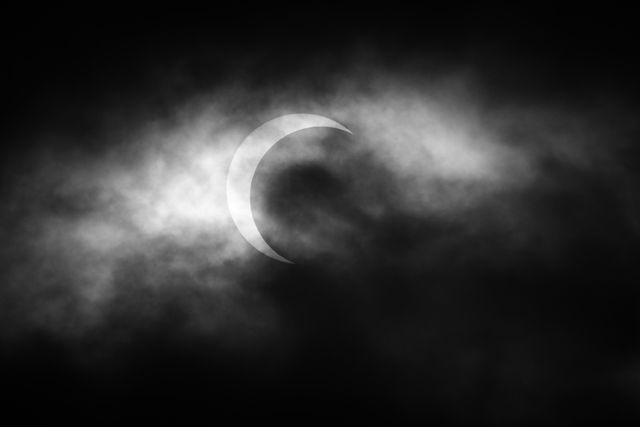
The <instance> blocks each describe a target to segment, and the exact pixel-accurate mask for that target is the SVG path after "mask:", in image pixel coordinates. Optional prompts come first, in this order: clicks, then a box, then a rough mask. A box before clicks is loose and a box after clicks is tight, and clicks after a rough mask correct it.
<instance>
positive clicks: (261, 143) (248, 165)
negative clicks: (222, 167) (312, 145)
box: [227, 114, 352, 264]
mask: <svg viewBox="0 0 640 427" xmlns="http://www.w3.org/2000/svg"><path fill="white" fill-rule="evenodd" d="M315 127H326V128H334V129H339V130H341V131H344V132H347V133H350V134H351V133H352V132H351V131H350V130H349V129H347V128H346V127H344V126H342V125H341V124H340V123H338V122H335V121H333V120H331V119H329V118H327V117H323V116H318V115H315V114H287V115H284V116H280V117H277V118H275V119H273V120H269V121H268V122H266V123H264V124H262V125H261V126H259V127H258V128H256V129H255V130H254V131H253V132H251V133H250V134H249V135H248V136H247V137H246V138H245V139H244V141H242V143H241V144H240V146H239V147H238V149H237V150H236V152H235V154H234V155H233V158H232V159H231V164H230V165H229V173H228V174H227V203H228V205H229V212H230V213H231V218H232V219H233V222H235V224H236V226H237V227H238V230H239V231H240V234H242V236H243V237H244V238H245V239H246V240H247V241H248V242H249V243H250V244H251V246H253V247H254V248H256V249H257V250H258V251H260V252H262V253H263V254H265V255H266V256H268V257H270V258H273V259H275V260H278V261H281V262H286V263H289V264H293V261H290V260H288V259H286V258H285V257H283V256H282V255H280V254H278V253H277V252H276V251H275V250H274V249H273V248H272V247H271V246H269V244H268V243H267V242H266V241H265V240H264V238H263V237H262V234H260V231H259V230H258V226H257V225H256V222H255V219H254V217H253V211H252V210H251V183H252V181H253V177H254V175H255V173H256V170H257V169H258V165H259V163H260V160H262V158H263V157H264V156H265V155H266V154H267V152H268V151H269V149H270V148H271V147H273V146H274V145H275V144H276V143H277V142H278V141H280V140H281V139H282V138H284V137H285V136H287V135H290V134H292V133H294V132H297V131H300V130H303V129H309V128H315Z"/></svg>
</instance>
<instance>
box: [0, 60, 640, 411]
mask: <svg viewBox="0 0 640 427" xmlns="http://www.w3.org/2000/svg"><path fill="white" fill-rule="evenodd" d="M355 58H356V59H354V60H353V63H351V64H345V65H343V66H340V67H336V68H335V69H332V70H320V71H317V72H313V71H312V70H311V71H310V70H307V69H303V70H302V71H304V72H300V75H302V76H306V77H299V78H297V79H288V78H287V76H286V75H285V76H283V77H282V78H281V80H278V78H276V77H272V78H271V80H268V81H266V82H264V84H261V85H257V86H256V85H255V84H254V85H252V84H251V79H250V78H249V77H250V76H249V77H247V76H245V77H238V78H233V77H229V78H228V79H226V80H224V81H223V82H222V83H219V82H218V84H211V85H209V86H206V90H205V89H203V91H202V92H201V93H199V94H198V95H197V96H195V95H194V96H193V97H187V99H180V100H179V102H178V101H176V103H175V107H174V108H172V110H171V112H170V113H169V114H167V113H166V111H164V110H162V111H160V110H161V109H158V112H157V114H154V108H153V106H152V105H150V106H149V107H148V108H149V111H146V112H145V113H144V114H142V113H141V114H139V115H138V116H135V117H133V118H128V119H126V120H125V119H121V120H119V119H118V118H117V117H118V114H119V112H118V111H113V110H108V111H107V109H106V108H105V111H101V112H99V113H96V117H97V118H96V120H99V119H98V117H101V118H102V119H103V120H105V123H107V124H108V125H109V126H108V129H107V128H100V129H98V130H97V131H95V134H93V135H85V137H87V138H94V139H95V140H96V141H99V142H94V143H86V141H85V140H84V139H82V138H78V137H77V135H66V134H65V133H64V132H59V131H58V132H56V131H51V132H49V133H48V134H47V132H45V131H41V132H40V133H39V134H38V135H37V136H35V137H34V138H36V141H35V142H34V143H33V144H32V146H33V147H34V149H33V150H32V151H29V152H28V153H27V154H28V155H27V160H26V161H25V164H26V166H24V165H20V167H17V168H16V170H17V171H18V172H16V174H15V175H14V177H13V180H12V186H11V188H10V189H9V190H7V191H5V193H4V194H3V195H4V200H5V204H4V207H3V212H2V217H3V220H4V221H5V222H6V223H7V224H10V225H9V226H7V227H5V230H4V231H3V237H4V240H5V242H7V245H6V246H5V248H4V249H3V252H2V254H1V255H0V259H1V260H2V266H3V273H2V277H3V281H4V283H5V286H4V287H3V288H2V291H0V292H1V293H0V295H1V296H2V303H0V304H1V307H2V308H3V309H2V313H3V314H2V319H3V321H2V326H1V329H0V334H1V335H2V340H3V341H5V343H12V342H19V341H20V340H21V339H26V338H25V337H29V336H30V334H31V333H33V331H38V332H39V333H43V334H44V335H46V336H48V337H54V338H55V340H59V341H60V342H62V343H63V346H65V348H69V349H70V350H69V352H70V353H71V354H72V355H73V356H69V357H71V358H72V359H73V360H82V363H86V364H88V365H89V366H92V363H97V362H96V361H97V360H102V359H101V358H105V359H106V360H108V362H109V363H111V362H114V361H115V360H118V359H119V358H122V359H127V360H129V359H136V360H137V359H138V358H140V357H143V356H148V357H153V354H154V353H153V351H156V350H157V351H159V352H160V353H161V351H160V350H159V349H158V348H159V347H161V348H162V346H163V345H166V346H168V347H175V348H183V347H184V348H192V347H195V348H196V349H200V350H201V351H202V354H204V355H205V356H203V357H204V358H205V359H206V358H207V357H209V356H211V358H212V359H211V360H212V365H215V364H216V363H218V362H220V363H222V359H224V363H230V364H231V365H233V366H235V367H236V369H238V370H240V371H242V370H243V369H245V368H246V369H248V370H249V371H251V372H254V371H253V370H255V371H257V372H260V373H261V374H264V375H265V376H267V377H268V376H269V375H272V374H273V373H272V371H271V369H273V370H274V371H275V372H277V375H276V378H277V379H278V380H280V381H281V382H283V383H286V384H288V381H291V382H292V383H295V378H298V376H300V375H303V374H304V375H311V377H313V378H315V380H317V381H318V382H322V381H325V383H324V385H323V386H322V390H323V391H325V392H327V393H329V392H330V391H331V390H333V389H332V387H336V388H337V387H338V385H337V384H338V383H339V382H340V381H343V380H344V381H343V383H342V384H347V386H345V387H347V388H348V386H349V385H350V386H352V387H353V388H354V389H358V388H359V387H360V388H362V389H371V390H374V389H375V391H371V393H373V394H374V395H375V398H380V399H383V400H384V399H390V400H391V401H393V402H394V405H395V404H397V405H399V407H400V408H402V411H407V412H408V413H412V414H418V415H420V416H423V415H424V413H423V412H422V411H426V412H429V410H434V411H436V413H437V414H440V415H442V416H444V417H445V418H447V419H454V420H463V421H464V420H465V415H461V416H460V417H461V418H458V417H459V416H458V415H456V410H455V408H456V407H457V406H459V405H462V406H465V405H466V406H465V407H468V408H470V409H469V411H470V414H472V415H469V417H470V418H474V417H475V416H476V415H477V413H478V412H480V413H481V414H482V416H483V417H487V419H494V417H499V416H500V414H503V415H504V416H505V417H507V419H509V420H520V419H525V418H527V417H533V418H536V417H543V415H541V414H544V411H541V410H540V408H552V407H553V405H554V404H555V402H556V401H558V400H559V399H561V398H562V396H563V393H569V394H570V393H573V392H575V390H576V389H577V388H579V387H581V386H585V387H587V388H588V389H589V390H591V392H593V393H594V395H595V396H600V394H599V393H601V391H600V388H599V382H600V381H604V382H606V381H607V380H606V378H609V377H610V376H611V375H612V374H611V372H615V367H613V366H611V364H612V362H611V360H613V359H614V358H615V357H617V356H619V355H620V354H623V355H625V357H626V356H627V355H628V354H629V353H632V350H633V349H632V347H633V346H631V345H628V344H624V341H625V340H627V339H631V337H632V336H633V331H631V330H630V329H627V328H630V327H624V326H623V325H624V324H625V322H632V321H635V315H634V314H633V310H632V308H630V307H629V306H627V305H625V302H624V301H625V300H630V299H632V298H633V297H634V296H635V290H634V288H633V287H632V286H631V281H630V280H629V279H627V276H628V275H629V274H631V273H632V272H633V268H631V259H632V258H633V257H632V254H634V253H636V252H634V251H635V250H637V243H636V240H637V233H638V224H637V221H636V219H635V218H636V217H637V215H636V214H637V207H638V206H640V205H639V204H638V201H637V196H636V195H635V192H634V189H635V186H636V184H637V176H636V172H634V171H633V170H632V167H630V166H628V165H627V166H625V163H624V155H625V153H626V152H628V150H630V148H629V147H630V146H631V145H632V142H633V138H634V135H637V128H635V127H634V126H635V125H634V124H633V120H631V119H629V116H628V113H625V112H624V111H625V108H624V105H620V106H615V107H612V106H611V104H608V105H607V106H606V107H603V106H601V105H598V104H595V103H594V105H584V106H566V105H564V106H563V105H557V104H554V103H552V102H544V101H540V100H539V99H528V98H527V97H520V98H518V99H513V100H509V102H507V101H504V100H503V102H500V100H497V101H496V100H492V99H488V98H490V94H487V91H486V90H483V78H484V77H485V76H483V74H482V72H481V70H470V69H469V68H465V67H462V66H460V71H459V72H451V70H450V69H447V73H446V75H444V74H438V73H437V72H433V71H430V72H423V67H422V64H419V63H412V64H410V65H407V66H406V67H404V68H403V67H402V66H397V67H389V66H388V65H384V64H382V63H379V62H376V60H372V59H370V58H369V59H367V58H364V59H363V58H362V57H359V56H357V55H356V56H355ZM256 61H258V62H260V60H259V59H256ZM320 62H322V61H320ZM303 68H304V67H303ZM424 69H427V70H431V69H430V68H429V67H427V66H425V67H424ZM319 78H322V87H321V88H319V89H318V90H316V91H314V90H313V85H312V84H311V82H312V81H313V80H314V79H319ZM187 80H188V79H187ZM310 88H312V89H310ZM292 112H306V113H315V114H321V115H325V116H327V117H330V118H332V119H335V120H337V121H339V122H341V123H344V124H345V125H346V126H347V127H348V128H349V129H351V130H352V131H353V133H354V135H353V137H350V136H347V135H343V134H340V133H339V132H337V131H336V132H334V131H331V130H308V131H303V132H299V133H297V134H295V135H291V136H289V137H287V138H285V139H284V140H282V141H281V142H280V143H279V144H278V145H277V146H276V147H274V149H273V150H272V152H270V153H269V155H268V156H267V157H265V159H264V161H263V163H262V164H261V166H260V168H259V170H258V173H257V175H256V182H255V184H254V187H253V192H254V194H253V201H254V206H255V213H256V217H257V218H258V223H259V224H258V225H259V226H260V229H261V230H262V231H263V233H264V235H265V238H266V239H267V240H268V241H269V242H270V243H271V242H272V243H273V244H274V246H275V247H277V248H278V250H282V253H283V254H284V255H285V256H287V257H288V258H291V259H294V260H296V262H297V265H296V266H285V265H280V264H277V263H274V262H273V261H272V260H269V259H266V258H265V257H263V256H262V255H261V254H259V253H257V252H256V251H254V250H253V249H252V248H251V247H250V246H249V245H248V243H247V242H245V241H244V240H243V239H242V237H241V236H240V235H239V233H238V232H237V230H236V229H235V227H234V225H233V222H232V221H231V219H230V217H229V214H228V212H227V208H226V196H225V193H224V191H225V188H226V186H225V179H226V171H227V168H228V164H229V161H230V159H231V156H232V155H233V152H234V150H235V148H236V147H237V146H238V145H239V144H240V142H241V141H242V139H243V138H244V137H245V136H246V135H247V134H248V133H249V132H250V131H251V130H252V129H253V128H255V127H256V126H258V125H259V124H261V123H262V122H264V121H266V120H268V119H271V118H273V117H276V116H278V115H280V114H284V113H292ZM114 116H115V117H116V118H114ZM105 126H106V125H105ZM43 135H44V136H43ZM616 271H620V272H621V273H620V275H619V276H617V277H614V278H611V276H616V273H615V272H616ZM634 274H635V273H634ZM634 277H635V276H634ZM630 304H631V305H632V306H633V307H635V305H634V304H632V303H630ZM594 310H595V311H596V312H598V313H600V314H599V315H597V316H596V315H594V314H592V313H591V312H592V311H594ZM621 325H622V326H621ZM594 331H595V332H594ZM95 341H99V344H97V345H95V346H94V347H93V348H94V350H92V351H89V350H88V349H87V345H85V344H86V342H95ZM163 343H164V344H163ZM194 343H195V344H194ZM16 345H17V344H16ZM145 345H148V346H149V349H145V348H141V347H144V346H145ZM6 347H11V345H9V344H7V346H6ZM96 349H98V350H96ZM122 349H125V350H122ZM151 349H153V350H151ZM121 350H122V351H123V352H124V353H119V351H121ZM185 351H186V350H185ZM221 353H222V354H224V355H225V356H224V357H222V356H220V358H217V355H219V354H221ZM563 354H564V355H566V358H567V359H566V360H565V359H564V358H563V356H561V355H563ZM585 354H586V355H585ZM229 355H230V356H229ZM227 356H229V358H230V359H231V360H233V361H234V363H235V364H234V363H231V362H227V359H226V357H227ZM262 357H264V358H265V360H268V362H265V363H266V364H268V365H269V368H265V370H262V369H261V368H259V367H258V366H260V363H261V362H260V360H258V359H261V358H262ZM180 360H182V359H180ZM569 360H579V361H580V363H576V364H573V363H571V362H570V361H569ZM78 363H80V362H78ZM591 364H592V365H594V366H595V368H594V369H593V371H589V368H588V367H589V366H590V365H591ZM205 365H206V366H207V369H212V370H213V371H215V369H216V368H214V367H209V366H208V365H207V364H206V363H203V364H202V366H205ZM199 366H200V365H199ZM225 366H226V365H225ZM319 366H324V367H325V368H324V369H325V370H323V369H321V368H319ZM356 367H357V369H356ZM220 369H222V368H220ZM316 370H317V372H318V373H316V374H313V372H316ZM267 371H268V373H265V372H267ZM207 372H209V371H207ZM215 372H217V371H215ZM274 375H275V374H274ZM313 375H318V377H317V378H316V377H314V376H313ZM323 375H325V376H324V377H322V376H323ZM332 375H335V377H334V376H332ZM340 375H343V376H346V378H344V377H340V378H338V377H339V376H340ZM613 376H615V375H613ZM260 378H262V377H260ZM321 380H322V381H321ZM556 380H557V381H556ZM229 381H230V380H229ZM345 381H346V382H345ZM349 381H351V383H350V382H349ZM376 382H379V383H380V384H383V386H380V387H379V388H376V387H375V386H374V385H372V383H376ZM558 382H560V383H561V384H557V383H558ZM249 383H251V381H249ZM526 384H528V385H526ZM612 387H614V386H612ZM545 390H548V392H547V391H545ZM354 394H355V392H354ZM276 395H277V393H276ZM425 396H428V397H429V398H433V399H435V400H434V402H435V403H433V405H432V406H429V408H431V409H423V408H422V406H424V405H423V402H422V400H423V399H424V398H425ZM468 402H472V403H468ZM433 407H438V408H439V409H437V410H435V409H433ZM505 408H506V409H505ZM549 410H550V411H551V410H553V408H552V409H549ZM505 414H506V415H505ZM536 419H537V418H536ZM541 421H544V419H542V418H541Z"/></svg>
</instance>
